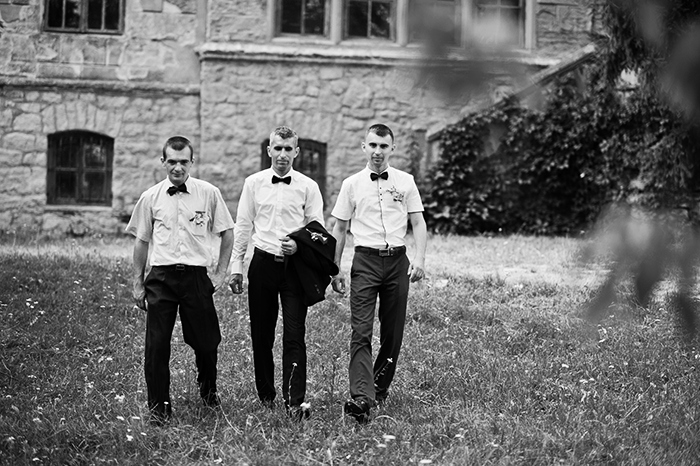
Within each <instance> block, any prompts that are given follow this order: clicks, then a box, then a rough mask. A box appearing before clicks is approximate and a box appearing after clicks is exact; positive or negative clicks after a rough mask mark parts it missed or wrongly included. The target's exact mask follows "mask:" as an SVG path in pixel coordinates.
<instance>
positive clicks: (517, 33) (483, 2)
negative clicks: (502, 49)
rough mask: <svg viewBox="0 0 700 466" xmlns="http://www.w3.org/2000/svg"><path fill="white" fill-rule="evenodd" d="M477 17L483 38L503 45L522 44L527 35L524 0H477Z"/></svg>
mask: <svg viewBox="0 0 700 466" xmlns="http://www.w3.org/2000/svg"><path fill="white" fill-rule="evenodd" d="M476 10H477V18H478V20H479V22H481V23H482V24H487V25H488V26H489V27H488V28H482V37H481V39H482V40H485V41H489V42H498V43H500V44H503V45H521V44H522V43H523V42H524V37H525V22H524V0H477V5H476Z"/></svg>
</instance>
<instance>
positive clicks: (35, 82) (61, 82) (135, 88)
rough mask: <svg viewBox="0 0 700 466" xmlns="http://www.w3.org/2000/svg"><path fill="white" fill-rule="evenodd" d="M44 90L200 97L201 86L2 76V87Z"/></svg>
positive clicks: (0, 80)
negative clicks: (153, 93) (155, 93)
mask: <svg viewBox="0 0 700 466" xmlns="http://www.w3.org/2000/svg"><path fill="white" fill-rule="evenodd" d="M5 86H8V87H22V88H34V89H42V90H59V89H60V90H71V91H73V90H90V91H95V90H102V91H108V92H116V93H127V94H128V93H132V92H140V91H143V92H149V93H152V92H162V93H164V94H180V95H199V90H200V86H199V84H164V83H153V82H138V81H103V80H96V79H57V78H27V77H14V76H0V87H5Z"/></svg>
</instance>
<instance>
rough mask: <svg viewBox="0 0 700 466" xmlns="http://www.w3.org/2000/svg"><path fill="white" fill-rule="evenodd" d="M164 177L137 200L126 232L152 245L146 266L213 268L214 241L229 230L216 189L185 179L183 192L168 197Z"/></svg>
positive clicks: (227, 216)
mask: <svg viewBox="0 0 700 466" xmlns="http://www.w3.org/2000/svg"><path fill="white" fill-rule="evenodd" d="M170 186H172V183H170V181H169V180H168V179H167V178H166V179H165V180H163V181H161V182H160V183H158V184H157V185H155V186H152V187H150V188H149V189H147V190H146V191H144V193H143V194H141V197H140V198H139V200H138V202H137V203H136V207H134V212H133V213H132V214H131V219H130V220H129V224H128V225H127V226H126V232H127V233H130V234H132V235H134V236H135V237H136V238H138V239H140V240H141V241H145V242H147V243H150V242H153V245H152V246H153V250H152V252H151V255H150V260H149V264H150V265H151V266H154V265H174V264H185V265H197V266H204V267H208V266H210V265H213V258H214V249H215V247H218V246H216V238H218V237H219V234H220V233H221V232H223V231H226V230H230V229H232V228H233V218H231V213H230V212H229V211H228V207H226V203H225V202H224V198H223V197H222V196H221V191H219V188H217V187H216V186H214V185H212V184H210V183H208V182H206V181H202V180H199V179H196V178H192V177H191V176H189V177H188V178H187V180H186V181H185V186H187V192H186V193H183V192H177V193H175V194H174V195H172V196H171V195H169V194H168V188H169V187H170Z"/></svg>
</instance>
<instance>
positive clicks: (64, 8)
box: [44, 0, 124, 34]
mask: <svg viewBox="0 0 700 466" xmlns="http://www.w3.org/2000/svg"><path fill="white" fill-rule="evenodd" d="M44 11H45V16H44V30H46V31H55V32H82V33H95V34H121V33H122V32H123V30H124V0H46V4H45V8H44Z"/></svg>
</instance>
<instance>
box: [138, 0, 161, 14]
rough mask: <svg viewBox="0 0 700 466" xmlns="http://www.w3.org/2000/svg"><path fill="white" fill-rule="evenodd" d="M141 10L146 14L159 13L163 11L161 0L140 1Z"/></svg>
mask: <svg viewBox="0 0 700 466" xmlns="http://www.w3.org/2000/svg"><path fill="white" fill-rule="evenodd" d="M141 9H142V10H143V11H147V12H153V13H160V12H162V11H163V0H141Z"/></svg>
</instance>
